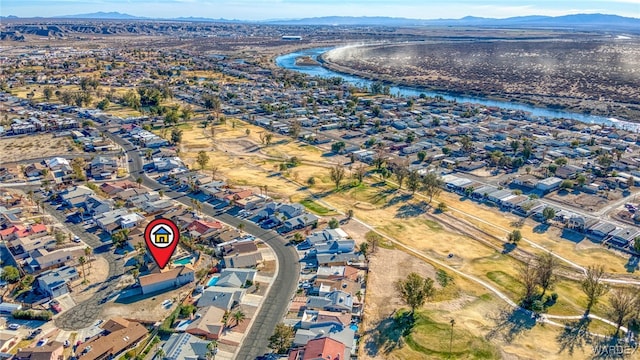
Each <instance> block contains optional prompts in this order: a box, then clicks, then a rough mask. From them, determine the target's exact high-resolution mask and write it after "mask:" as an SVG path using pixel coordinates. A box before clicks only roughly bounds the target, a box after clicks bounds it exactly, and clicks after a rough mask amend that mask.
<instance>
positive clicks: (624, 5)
mask: <svg viewBox="0 0 640 360" xmlns="http://www.w3.org/2000/svg"><path fill="white" fill-rule="evenodd" d="M96 11H105V12H108V11H118V12H123V13H128V14H132V15H136V16H145V17H166V18H170V17H179V16H196V17H211V18H221V17H222V18H226V19H244V20H262V19H276V18H278V19H281V18H303V17H317V16H330V15H344V16H394V17H408V18H421V19H435V18H461V17H464V16H467V15H473V16H482V17H495V18H504V17H511V16H523V15H551V16H557V15H566V14H577V13H596V12H597V13H606V14H617V15H623V16H629V17H636V18H640V0H572V1H557V0H538V1H527V0H522V1H521V0H511V1H508V0H502V1H484V0H475V1H474V0H451V1H439V0H384V1H383V0H0V14H1V15H3V16H7V15H17V16H21V17H28V16H46V17H49V16H55V15H69V14H79V13H90V12H96Z"/></svg>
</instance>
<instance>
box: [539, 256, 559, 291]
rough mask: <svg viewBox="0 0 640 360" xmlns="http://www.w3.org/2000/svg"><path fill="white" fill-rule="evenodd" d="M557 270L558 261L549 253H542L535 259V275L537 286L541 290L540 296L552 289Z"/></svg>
mask: <svg viewBox="0 0 640 360" xmlns="http://www.w3.org/2000/svg"><path fill="white" fill-rule="evenodd" d="M557 268H558V260H557V259H556V258H555V256H553V255H551V254H550V253H544V254H542V255H541V256H540V257H538V258H537V259H536V275H537V277H538V285H540V287H541V288H542V295H544V293H545V292H547V290H548V289H550V288H551V287H553V284H554V283H555V282H556V280H557V278H556V275H555V272H556V269H557Z"/></svg>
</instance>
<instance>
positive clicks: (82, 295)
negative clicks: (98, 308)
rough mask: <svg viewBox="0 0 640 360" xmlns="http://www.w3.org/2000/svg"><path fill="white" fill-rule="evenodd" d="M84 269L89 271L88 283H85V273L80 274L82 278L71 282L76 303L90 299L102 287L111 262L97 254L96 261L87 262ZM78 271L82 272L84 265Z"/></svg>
mask: <svg viewBox="0 0 640 360" xmlns="http://www.w3.org/2000/svg"><path fill="white" fill-rule="evenodd" d="M84 269H85V272H86V273H87V281H86V283H85V284H83V281H84V275H83V274H80V279H78V280H76V281H74V282H73V284H71V287H72V289H73V292H72V294H73V299H74V300H75V302H76V303H81V302H83V301H85V300H87V299H89V298H90V297H92V296H93V295H94V294H95V293H96V292H97V291H98V290H99V289H100V286H102V284H103V282H104V281H105V280H106V279H107V274H109V263H108V262H107V260H106V259H104V258H103V257H100V256H97V257H96V258H95V260H94V261H91V262H89V263H87V264H85V265H84ZM78 272H80V273H82V266H78Z"/></svg>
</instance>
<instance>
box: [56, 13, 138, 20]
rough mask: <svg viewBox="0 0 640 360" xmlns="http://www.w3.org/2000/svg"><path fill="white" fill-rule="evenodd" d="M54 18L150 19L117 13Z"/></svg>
mask: <svg viewBox="0 0 640 360" xmlns="http://www.w3.org/2000/svg"><path fill="white" fill-rule="evenodd" d="M54 18H59V19H105V20H106V19H109V20H140V19H149V18H145V17H142V16H135V15H129V14H123V13H119V12H116V11H112V12H102V11H98V12H94V13H89V14H75V15H62V16H55V17H54Z"/></svg>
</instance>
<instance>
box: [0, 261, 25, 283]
mask: <svg viewBox="0 0 640 360" xmlns="http://www.w3.org/2000/svg"><path fill="white" fill-rule="evenodd" d="M0 279H2V280H4V281H6V282H10V283H16V282H18V281H19V280H20V271H19V270H18V268H16V267H15V266H11V265H7V266H5V267H3V268H2V275H0Z"/></svg>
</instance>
